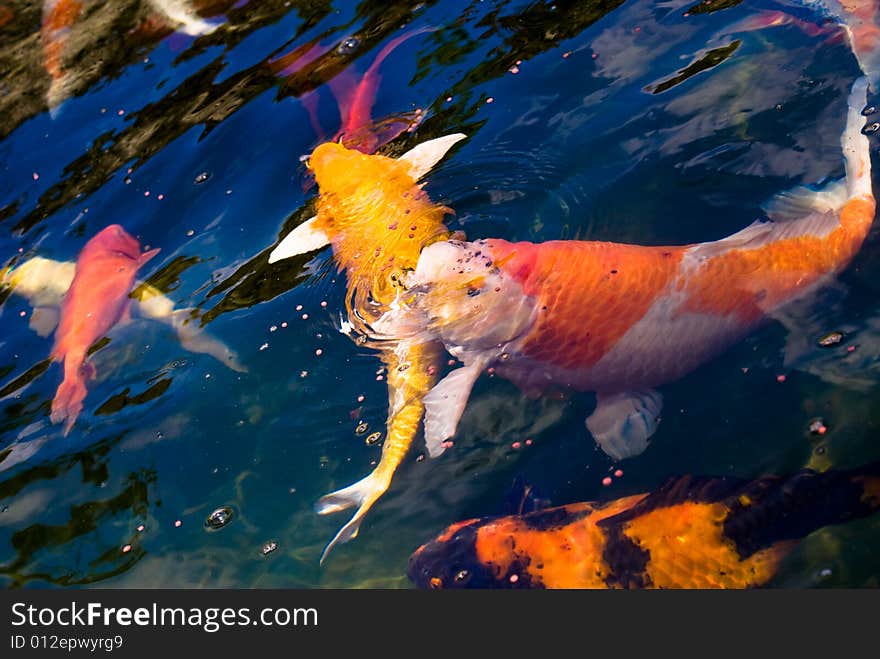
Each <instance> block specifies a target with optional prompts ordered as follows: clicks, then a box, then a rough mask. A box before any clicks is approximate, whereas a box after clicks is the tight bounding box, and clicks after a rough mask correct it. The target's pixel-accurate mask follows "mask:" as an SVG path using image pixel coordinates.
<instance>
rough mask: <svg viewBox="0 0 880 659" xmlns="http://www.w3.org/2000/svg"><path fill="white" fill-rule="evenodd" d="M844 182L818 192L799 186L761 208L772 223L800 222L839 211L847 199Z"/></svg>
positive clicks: (830, 184)
mask: <svg viewBox="0 0 880 659" xmlns="http://www.w3.org/2000/svg"><path fill="white" fill-rule="evenodd" d="M848 198H849V197H848V195H847V190H846V181H845V180H844V179H838V180H836V181H834V182H832V183H829V184H828V185H826V186H824V187H823V188H822V189H820V190H816V189H814V188H812V187H810V186H806V185H799V186H797V187H795V188H792V189H791V190H786V191H785V192H780V193H779V194H777V195H775V196H774V197H771V198H770V199H768V200H767V201H766V202H764V204H762V206H761V208H762V209H763V210H764V212H765V213H767V217H769V218H770V219H772V220H773V221H774V222H787V221H789V220H800V219H803V218H804V217H806V216H807V215H812V214H814V213H821V214H825V213H827V212H829V211H835V212H836V211H839V210H840V209H841V208H843V205H844V204H845V203H846V201H847V199H848Z"/></svg>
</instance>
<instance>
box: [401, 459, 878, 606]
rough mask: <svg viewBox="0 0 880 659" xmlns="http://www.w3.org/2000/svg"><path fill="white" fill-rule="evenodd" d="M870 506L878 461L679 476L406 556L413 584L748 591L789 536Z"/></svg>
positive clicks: (454, 537) (469, 528)
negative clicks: (837, 467)
mask: <svg viewBox="0 0 880 659" xmlns="http://www.w3.org/2000/svg"><path fill="white" fill-rule="evenodd" d="M878 509H880V463H874V464H872V465H869V466H867V467H863V468H859V469H852V470H847V471H827V472H824V473H818V472H815V471H811V470H802V471H800V472H798V473H796V474H794V475H792V476H788V477H778V476H763V477H761V478H759V479H757V480H753V481H746V480H739V479H732V478H726V477H720V478H712V477H696V476H682V477H675V478H672V479H670V480H669V481H668V482H667V483H666V484H665V485H663V486H662V487H661V488H660V489H659V490H657V491H655V492H652V493H649V494H636V495H632V496H628V497H624V498H622V499H617V500H614V501H610V502H607V503H593V502H590V503H573V504H569V505H566V506H559V507H556V508H548V509H546V510H542V511H539V512H534V513H529V514H526V515H512V516H508V517H497V518H480V519H472V520H468V521H464V522H459V523H457V524H453V525H452V526H450V527H448V528H447V529H446V530H445V531H444V532H443V533H442V534H440V535H439V536H438V537H437V538H435V539H434V540H431V541H430V542H428V543H427V544H425V545H422V546H421V547H419V549H417V550H416V551H415V553H413V555H412V557H411V558H410V561H409V570H408V574H409V577H410V579H411V580H412V581H413V582H414V583H415V584H416V585H417V586H419V587H421V588H435V589H438V588H582V589H586V588H627V589H637V588H751V587H757V586H763V585H765V584H767V583H768V582H769V581H770V580H771V579H772V578H773V576H774V575H775V574H776V573H777V571H778V568H779V566H780V564H781V562H782V561H783V559H784V558H785V556H786V555H787V554H788V553H789V552H790V551H791V550H792V549H793V548H794V547H795V545H796V544H797V542H798V541H799V540H801V539H803V538H804V537H806V536H807V535H808V534H810V533H812V532H813V531H815V530H817V529H819V528H821V527H823V526H827V525H830V524H841V523H844V522H847V521H850V520H854V519H858V518H861V517H866V516H868V515H871V514H873V513H874V512H876V511H877V510H878Z"/></svg>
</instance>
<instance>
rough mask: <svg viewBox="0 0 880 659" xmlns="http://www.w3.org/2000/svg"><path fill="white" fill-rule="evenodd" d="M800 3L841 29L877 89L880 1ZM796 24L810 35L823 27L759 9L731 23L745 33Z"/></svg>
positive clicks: (816, 0)
mask: <svg viewBox="0 0 880 659" xmlns="http://www.w3.org/2000/svg"><path fill="white" fill-rule="evenodd" d="M800 3H801V4H802V5H806V6H807V7H810V8H815V9H818V10H819V12H820V13H821V14H823V15H824V16H826V17H827V18H829V19H831V20H832V21H834V22H835V23H837V24H838V25H840V26H841V27H842V28H843V31H844V32H845V34H846V37H847V40H848V41H849V45H850V48H851V49H852V51H853V54H854V55H855V56H856V60H858V62H859V67H860V68H861V70H862V73H864V74H865V75H866V76H867V78H868V80H869V82H870V83H871V90H872V91H873V92H874V93H877V92H878V91H880V89H878V85H880V2H877V0H800ZM790 24H795V25H797V26H798V27H799V28H800V29H801V30H803V31H804V32H806V33H807V34H808V35H810V36H817V35H818V34H820V33H821V32H822V31H823V30H822V28H820V27H817V26H816V25H811V24H809V23H807V22H805V21H802V20H800V19H798V18H795V17H794V16H792V15H791V14H789V13H787V12H783V11H759V12H758V13H756V14H755V15H753V16H749V17H748V18H746V19H744V20H742V21H739V22H738V23H736V24H734V25H733V26H731V30H732V31H734V32H748V31H752V30H761V29H765V28H769V27H778V26H781V25H790Z"/></svg>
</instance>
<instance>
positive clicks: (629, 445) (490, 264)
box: [372, 78, 875, 460]
mask: <svg viewBox="0 0 880 659" xmlns="http://www.w3.org/2000/svg"><path fill="white" fill-rule="evenodd" d="M866 90H867V80H866V79H865V78H861V79H859V80H858V81H856V83H855V85H854V86H853V90H852V93H851V95H850V98H849V111H848V116H847V125H846V129H845V131H844V133H843V136H842V146H843V151H844V156H845V166H846V176H845V178H844V179H842V180H840V181H838V182H836V183H834V184H831V185H829V186H827V187H826V188H825V189H823V190H820V191H816V190H813V189H809V188H799V189H796V190H794V191H791V192H787V193H784V194H782V195H780V196H778V197H777V198H776V199H775V200H773V201H772V202H771V203H770V204H768V205H767V206H765V210H766V211H767V213H768V215H769V217H770V218H771V219H772V220H774V221H770V222H766V221H758V222H755V223H754V224H752V225H751V226H749V227H747V228H745V229H743V230H742V231H740V232H738V233H736V234H733V235H732V236H729V237H727V238H723V239H721V240H717V241H713V242H706V243H700V244H692V245H683V246H668V247H647V246H641V245H625V244H616V243H610V242H598V241H550V242H546V243H539V244H535V243H525V242H520V243H510V242H507V241H504V240H494V239H489V240H478V241H475V242H461V241H443V242H436V243H433V244H431V245H428V246H427V247H425V249H424V250H423V251H422V253H421V256H420V257H419V261H418V265H417V267H416V270H415V271H414V272H413V273H412V274H411V275H410V276H409V277H408V278H407V280H406V286H407V290H406V292H405V293H403V294H402V295H401V296H400V298H399V300H398V302H397V304H396V309H395V311H394V313H389V314H385V315H383V317H382V318H381V319H378V321H377V322H376V323H374V324H373V326H372V329H373V331H375V332H377V334H378V335H383V336H396V337H403V336H419V335H424V334H427V335H430V336H433V337H436V338H439V339H440V340H441V341H442V342H443V344H444V345H445V346H446V348H447V350H448V351H449V352H450V353H451V354H452V355H453V356H455V357H456V358H458V359H459V360H460V361H462V363H463V364H464V366H463V367H461V368H459V369H456V370H453V371H452V372H451V373H450V374H449V375H447V376H446V377H445V378H444V379H443V380H442V381H441V382H440V383H439V384H438V385H437V386H435V387H434V388H433V389H432V390H431V392H430V393H429V394H428V395H427V396H426V397H425V399H424V405H425V420H424V427H425V439H426V444H427V447H428V451H429V452H430V454H431V455H432V456H436V455H439V454H440V453H442V452H443V446H444V441H445V440H446V439H448V438H450V437H452V436H453V435H454V433H455V431H456V427H457V425H458V421H459V419H460V417H461V415H462V413H463V411H464V409H465V406H466V404H467V400H468V397H469V395H470V391H471V388H472V387H473V384H474V382H475V381H476V379H477V378H478V377H479V375H480V374H481V373H482V372H483V371H484V370H486V369H487V368H492V369H494V372H495V373H497V374H498V375H500V376H502V377H506V378H508V379H510V380H512V381H513V382H515V383H516V384H518V385H519V386H520V387H521V388H522V389H524V390H526V391H530V392H540V391H543V390H545V389H547V388H554V387H568V388H572V389H575V390H579V391H593V392H596V394H597V396H596V397H597V404H596V408H595V410H594V411H593V413H592V414H591V415H590V417H588V419H587V421H586V425H587V427H588V429H589V430H590V432H591V434H592V435H593V438H594V439H595V440H596V441H597V443H598V444H599V445H600V446H601V447H602V449H603V450H604V451H605V452H606V453H607V454H608V455H610V456H611V457H613V458H614V459H616V460H621V459H624V458H627V457H631V456H634V455H638V454H639V453H641V452H642V451H644V450H645V448H647V444H648V440H649V439H650V437H651V436H652V435H653V434H654V432H655V430H656V428H657V425H658V423H659V417H660V411H661V408H662V397H661V395H660V394H659V393H658V392H656V391H655V390H654V389H655V387H657V386H659V385H662V384H664V383H667V382H670V381H673V380H675V379H678V378H680V377H682V376H683V375H685V374H687V373H689V372H690V371H692V370H694V369H695V368H696V367H697V366H699V365H701V364H703V363H705V362H706V361H708V360H709V359H711V358H713V357H715V356H716V355H718V354H719V353H721V352H722V351H723V350H725V349H726V348H727V347H729V346H730V345H732V344H734V343H735V342H737V341H739V340H740V339H742V338H743V337H744V336H746V334H748V333H749V332H750V331H752V330H754V329H755V328H756V327H757V326H758V325H759V324H761V323H762V322H764V321H765V319H767V317H768V316H770V315H771V314H772V313H773V312H774V311H776V310H778V309H780V308H782V307H783V306H784V305H785V304H786V303H788V302H790V301H792V300H795V299H797V298H799V297H802V296H804V295H806V294H807V293H809V292H811V291H813V290H815V289H816V288H817V287H819V286H821V285H822V284H823V283H827V282H829V280H830V279H831V278H833V277H834V275H836V274H837V273H838V272H840V271H841V270H842V269H843V268H845V267H846V266H847V264H848V263H849V262H850V260H851V259H852V258H853V257H854V256H855V254H856V253H857V252H858V250H859V248H860V247H861V244H862V242H863V241H864V239H865V237H866V236H867V233H868V230H869V229H870V227H871V223H872V221H873V219H874V212H875V201H874V196H873V192H872V188H871V162H870V155H869V152H868V140H867V138H866V137H865V136H864V135H863V134H862V132H861V128H862V125H863V123H864V117H862V115H861V114H860V111H859V110H860V108H861V107H862V106H863V105H864V102H865V96H866Z"/></svg>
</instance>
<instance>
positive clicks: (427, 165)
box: [398, 133, 467, 181]
mask: <svg viewBox="0 0 880 659" xmlns="http://www.w3.org/2000/svg"><path fill="white" fill-rule="evenodd" d="M466 137H467V135H465V134H464V133H453V134H452V135H444V136H443V137H437V138H435V139H433V140H428V141H427V142H422V143H421V144H419V145H418V146H415V147H413V148H412V149H410V150H409V151H407V152H406V153H404V154H403V155H402V156H400V158H398V160H402V161H403V162H405V163H408V164H409V174H410V176H412V177H413V178H414V179H415V180H417V181H418V180H419V179H420V178H422V177H423V176H424V175H425V174H427V173H428V172H430V171H431V170H432V169H433V168H434V165H436V164H437V163H438V162H440V161H441V160H442V159H443V156H445V155H446V154H447V153H448V152H449V149H451V148H452V147H453V146H454V145H455V144H456V143H458V142H460V141H461V140H463V139H464V138H466Z"/></svg>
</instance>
